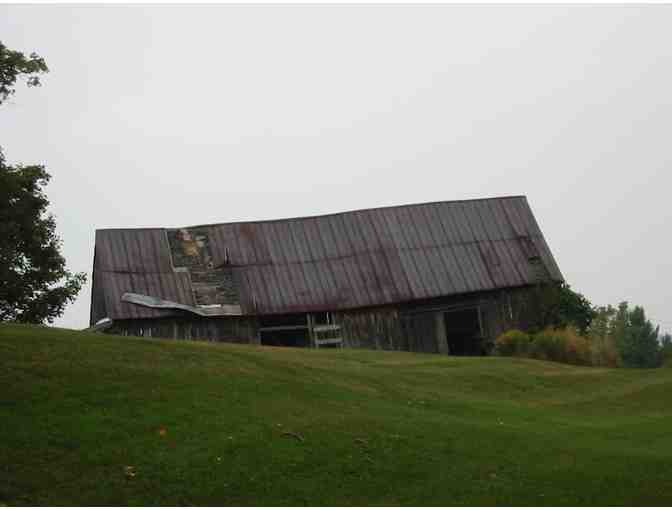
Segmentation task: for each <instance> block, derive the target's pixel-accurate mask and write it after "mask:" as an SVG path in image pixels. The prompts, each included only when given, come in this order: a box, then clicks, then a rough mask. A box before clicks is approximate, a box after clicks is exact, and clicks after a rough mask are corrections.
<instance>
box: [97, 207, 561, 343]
mask: <svg viewBox="0 0 672 510" xmlns="http://www.w3.org/2000/svg"><path fill="white" fill-rule="evenodd" d="M547 281H551V282H560V281H562V275H561V273H560V271H559V269H558V266H557V265H556V263H555V260H554V259H553V256H552V254H551V252H550V250H549V248H548V245H547V244H546V241H545V240H544V237H543V235H542V233H541V230H540V229H539V226H538V225H537V222H536V221H535V218H534V216H533V214H532V211H531V210H530V207H529V205H528V203H527V199H526V198H525V197H524V196H512V197H500V198H487V199H478V200H462V201H451V202H436V203H428V204H417V205H404V206H397V207H382V208H377V209H367V210H360V211H351V212H345V213H340V214H329V215H324V216H314V217H305V218H293V219H283V220H273V221H249V222H238V223H221V224H216V225H200V226H193V227H186V228H175V229H171V228H140V229H104V230H98V231H96V245H95V253H94V262H93V290H92V296H91V325H92V326H94V325H96V324H99V323H101V320H102V319H106V318H107V319H110V320H111V322H110V321H109V320H108V321H106V325H108V326H111V327H109V328H108V329H107V331H111V332H115V333H119V334H127V335H142V336H152V337H167V338H181V339H207V340H217V341H229V342H245V343H260V344H264V345H288V346H316V347H319V346H327V345H330V346H331V345H342V346H344V347H363V348H376V349H393V350H409V351H422V352H436V353H444V354H458V355H459V354H483V353H486V352H487V351H488V349H489V346H491V345H492V342H493V340H494V338H495V337H496V336H497V335H498V334H499V333H500V332H501V331H503V330H505V329H507V328H511V327H524V326H525V321H526V320H527V319H526V310H528V309H529V304H530V296H531V289H534V288H535V285H537V284H539V283H540V282H547Z"/></svg>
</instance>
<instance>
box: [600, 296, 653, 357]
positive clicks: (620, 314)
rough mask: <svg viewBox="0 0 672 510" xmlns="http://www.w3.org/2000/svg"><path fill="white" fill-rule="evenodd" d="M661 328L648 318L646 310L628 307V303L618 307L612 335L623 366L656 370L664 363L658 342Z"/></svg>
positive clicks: (612, 326) (638, 307)
mask: <svg viewBox="0 0 672 510" xmlns="http://www.w3.org/2000/svg"><path fill="white" fill-rule="evenodd" d="M658 332H659V328H657V327H655V328H654V326H653V324H652V323H651V321H649V320H648V319H647V318H646V313H645V312H644V308H642V307H641V306H635V307H634V309H630V308H629V307H628V303H627V301H624V302H622V303H621V304H619V306H618V310H617V311H616V314H615V316H614V318H613V321H612V325H611V334H612V336H613V338H614V343H615V344H616V348H617V349H618V351H619V354H620V356H621V360H622V362H623V366H626V367H640V368H654V367H658V366H660V364H661V362H662V357H661V354H662V353H661V346H660V343H659V342H658Z"/></svg>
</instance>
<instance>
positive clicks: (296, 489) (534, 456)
mask: <svg viewBox="0 0 672 510" xmlns="http://www.w3.org/2000/svg"><path fill="white" fill-rule="evenodd" d="M0 504H4V505H672V370H671V369H658V370H626V369H620V370H613V369H600V368H577V367H571V366H566V365H560V364H554V363H545V362H539V361H533V360H522V359H504V358H495V357H491V358H451V357H445V356H438V355H422V354H412V353H399V352H375V351H360V350H320V351H315V350H299V349H284V348H265V347H254V346H239V345H229V344H208V343H202V342H186V341H170V340H156V339H141V338H130V337H115V336H106V335H102V334H87V333H81V332H75V331H69V330H63V329H51V328H40V327H27V326H14V325H4V326H0Z"/></svg>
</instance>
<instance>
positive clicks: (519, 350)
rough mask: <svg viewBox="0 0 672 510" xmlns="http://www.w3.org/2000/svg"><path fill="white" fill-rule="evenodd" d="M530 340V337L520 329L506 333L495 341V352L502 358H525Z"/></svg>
mask: <svg viewBox="0 0 672 510" xmlns="http://www.w3.org/2000/svg"><path fill="white" fill-rule="evenodd" d="M530 340H531V338H530V335H528V334H527V333H525V332H523V331H520V330H518V329H512V330H509V331H506V332H505V333H502V334H501V335H499V337H497V340H495V352H496V353H497V354H499V355H500V356H525V355H527V353H528V349H529V345H530Z"/></svg>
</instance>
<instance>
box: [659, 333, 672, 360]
mask: <svg viewBox="0 0 672 510" xmlns="http://www.w3.org/2000/svg"><path fill="white" fill-rule="evenodd" d="M660 354H661V358H662V362H663V363H664V364H665V365H666V366H668V364H670V363H672V335H670V334H669V333H665V334H664V335H663V337H662V338H661V339H660Z"/></svg>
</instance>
